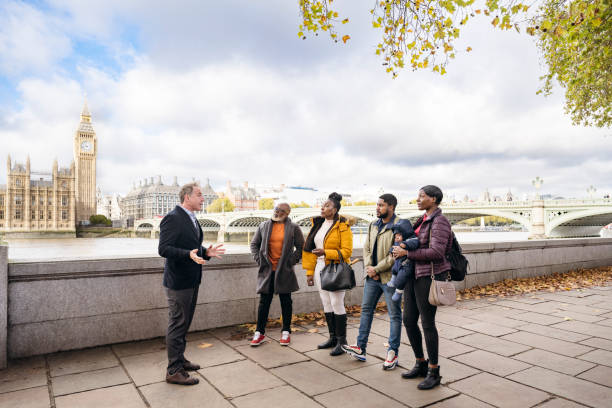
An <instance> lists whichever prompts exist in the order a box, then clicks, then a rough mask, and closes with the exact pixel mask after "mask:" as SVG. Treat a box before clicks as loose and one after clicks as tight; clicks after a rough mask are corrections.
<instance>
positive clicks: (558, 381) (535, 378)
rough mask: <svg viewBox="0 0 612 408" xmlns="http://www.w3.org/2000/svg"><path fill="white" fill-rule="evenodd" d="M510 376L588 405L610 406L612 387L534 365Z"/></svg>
mask: <svg viewBox="0 0 612 408" xmlns="http://www.w3.org/2000/svg"><path fill="white" fill-rule="evenodd" d="M508 378H510V379H511V380H513V381H516V382H520V383H523V384H526V385H529V386H531V387H534V388H538V389H540V390H543V391H546V392H549V393H552V394H555V395H559V396H561V397H564V398H567V399H569V400H572V401H576V402H579V403H582V404H585V405H588V406H592V407H597V408H599V407H601V408H604V407H606V408H609V407H610V399H611V398H612V389H610V388H608V387H604V386H602V385H598V384H594V383H592V382H590V381H586V380H582V379H580V378H576V377H572V376H569V375H566V374H561V373H557V372H555V371H551V370H547V369H545V368H541V367H532V368H530V369H528V370H525V371H521V372H520V373H516V374H513V375H511V376H510V377H508Z"/></svg>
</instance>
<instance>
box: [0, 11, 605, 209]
mask: <svg viewBox="0 0 612 408" xmlns="http://www.w3.org/2000/svg"><path fill="white" fill-rule="evenodd" d="M62 4H64V6H65V7H68V6H69V7H70V10H71V16H72V20H71V22H70V24H69V26H71V27H81V28H80V34H78V35H81V36H92V35H98V36H99V37H100V40H99V41H104V42H108V43H112V42H115V41H117V39H116V38H114V37H113V34H112V32H113V30H112V29H111V28H112V27H117V25H118V24H119V23H117V19H118V17H117V16H119V17H121V18H126V17H125V16H131V19H132V20H138V21H144V20H146V19H147V18H149V17H150V16H151V15H155V17H154V18H153V17H150V18H151V20H146V21H147V24H148V25H147V26H146V27H145V28H144V29H143V30H144V31H145V32H147V30H153V28H152V27H153V24H152V21H158V20H157V19H159V18H162V17H161V16H162V14H163V13H162V12H163V10H164V9H163V8H156V7H151V8H150V9H146V10H143V11H142V13H140V14H139V15H138V16H135V15H133V13H135V11H134V10H136V9H137V6H134V4H132V3H130V5H129V6H128V5H125V6H119V5H117V4H115V3H112V4H110V5H109V7H108V9H107V10H106V11H104V12H101V14H100V16H99V19H95V20H96V21H90V20H91V19H93V17H92V15H96V10H97V9H96V8H95V7H94V8H93V9H87V8H84V7H83V6H82V5H80V4H81V3H80V2H63V3H62ZM96 4H97V3H96ZM94 6H95V5H94ZM134 7H136V8H134ZM219 7H221V6H219ZM109 10H115V11H112V12H111V11H109ZM117 10H119V11H117ZM280 10H281V11H283V12H285V13H289V12H292V13H296V14H297V7H295V10H293V8H291V10H289V11H287V10H288V9H287V8H286V7H285V8H281V9H280ZM292 10H293V11H292ZM190 11H191V14H192V16H191V17H190V18H191V19H193V18H195V17H194V16H197V13H195V12H194V11H193V10H189V9H188V8H185V7H183V8H181V7H176V10H175V11H174V13H177V14H176V15H173V17H172V19H171V20H172V24H178V21H180V17H181V16H184V15H185V14H189V12H190ZM225 12H228V10H225ZM264 12H265V10H262V11H261V13H264ZM275 12H276V13H280V11H278V10H276V11H275ZM130 13H132V14H130ZM181 13H182V14H181ZM147 16H149V17H147ZM221 16H222V15H221ZM217 17H218V18H221V20H220V21H223V19H222V17H219V15H217ZM235 18H236V19H237V20H235V22H234V25H233V26H232V29H235V30H238V31H237V33H233V34H232V35H231V36H230V37H229V38H230V39H228V43H227V44H226V47H229V48H230V49H231V47H232V46H233V45H234V44H235V41H237V40H236V37H240V36H243V37H248V42H249V44H250V46H251V47H258V46H261V47H262V49H267V48H269V47H270V45H269V44H266V43H264V42H263V41H264V40H269V39H270V38H274V36H275V35H278V33H273V34H270V33H266V34H265V35H261V36H259V35H258V34H257V32H253V31H248V30H247V31H240V24H241V21H242V20H240V18H243V17H240V16H238V17H235ZM191 19H187V20H185V21H191ZM254 19H255V20H256V21H262V20H263V19H265V18H264V17H262V16H260V15H258V16H256V17H254ZM287 19H288V21H292V19H291V18H287ZM119 20H120V19H119ZM96 24H97V25H96ZM486 25H488V24H487V23H486V22H485V24H481V25H476V26H474V27H475V28H474V29H473V30H472V31H467V32H466V38H465V39H464V41H465V43H466V44H468V43H469V44H470V45H472V46H473V48H474V52H473V53H472V54H470V55H469V56H466V55H462V56H460V57H459V58H458V60H457V61H455V62H454V63H453V65H451V66H450V67H449V71H450V73H449V75H447V76H444V77H438V76H434V75H433V74H430V73H424V72H419V73H412V72H410V71H405V72H402V74H401V75H400V77H399V78H398V79H396V80H392V79H391V78H390V77H389V76H387V75H386V74H384V72H383V70H382V69H381V67H380V65H379V63H380V61H378V60H377V59H376V57H375V56H374V55H373V54H372V52H371V51H372V50H371V49H370V48H371V45H372V44H370V43H369V42H368V41H370V40H371V33H370V32H365V31H360V30H358V31H357V32H356V33H355V35H354V37H355V38H356V39H359V38H360V36H361V37H362V38H363V39H362V40H358V41H361V42H358V41H355V43H352V44H351V45H350V46H349V47H335V46H333V47H332V46H329V44H327V43H325V44H327V45H324V46H323V48H324V50H323V51H322V53H321V54H322V55H321V56H319V57H317V58H314V59H312V60H309V61H308V63H304V60H303V59H302V58H301V57H300V53H302V52H303V53H304V54H305V55H308V56H309V57H311V56H312V55H315V54H316V47H317V46H319V44H321V43H322V41H317V42H313V41H311V40H308V41H307V42H303V41H296V40H295V38H294V37H295V36H294V34H295V33H293V32H292V31H291V30H292V28H291V27H293V26H292V25H291V24H289V23H286V24H285V25H284V26H283V27H284V28H283V29H282V30H280V31H282V33H283V34H282V35H283V36H285V35H286V36H289V35H291V36H293V37H291V38H292V39H290V40H289V39H285V37H282V38H280V39H279V43H278V50H276V51H274V52H268V51H266V55H267V56H274V58H272V57H270V60H269V61H267V62H266V61H265V59H262V58H258V57H254V55H255V54H257V49H256V48H255V49H250V50H248V52H247V51H246V50H245V49H244V48H241V47H237V48H236V49H235V52H234V53H232V54H233V56H227V55H225V54H223V53H221V54H219V51H218V45H216V46H214V47H213V46H211V54H210V55H208V57H207V58H204V57H206V55H194V58H193V60H190V61H185V63H184V64H182V62H183V61H182V60H180V59H179V60H173V61H172V62H170V61H169V59H171V58H174V57H175V56H176V55H180V56H181V57H182V58H185V55H186V53H187V51H188V48H189V46H190V44H192V42H190V41H191V40H193V38H192V36H193V35H194V34H193V33H192V34H190V36H189V38H187V37H183V38H182V39H183V40H184V41H183V42H182V43H180V44H179V43H177V49H179V50H178V51H177V52H178V54H176V53H173V52H171V51H170V50H169V48H170V47H169V45H168V44H165V45H164V44H162V46H160V48H155V50H153V51H151V50H147V49H144V50H140V53H139V54H136V55H135V58H134V60H133V63H132V64H131V65H129V66H126V67H122V69H123V71H121V72H119V73H118V74H117V73H109V71H108V70H107V69H105V68H104V66H102V65H99V64H96V62H95V61H80V62H79V65H78V67H77V70H76V71H77V73H78V77H76V78H72V77H69V76H68V74H67V73H65V72H63V71H61V70H60V71H57V72H55V73H54V74H53V75H46V76H45V77H44V79H41V78H38V77H36V76H33V77H28V78H25V79H22V80H21V81H20V83H19V86H18V91H19V93H20V96H21V100H20V101H19V105H16V106H15V107H13V108H12V110H11V111H10V112H9V113H8V114H7V115H6V116H5V117H3V118H0V119H1V120H0V139H1V140H2V142H3V143H2V150H1V151H0V153H5V152H10V153H13V156H14V157H21V160H23V159H24V158H25V155H26V154H27V153H28V152H30V153H31V155H32V163H33V166H34V167H36V168H39V169H40V168H42V169H44V168H45V167H48V168H49V169H50V165H51V161H52V156H58V157H59V158H60V161H61V162H62V163H64V164H65V165H67V164H69V161H70V159H71V155H72V136H73V132H74V130H75V129H76V126H77V124H78V114H79V113H80V109H81V104H82V95H83V93H84V92H85V91H86V92H87V94H88V98H89V105H90V110H91V111H92V114H93V120H94V127H95V129H96V131H97V133H98V140H99V147H100V148H99V161H98V175H99V179H98V181H99V184H100V186H101V187H102V188H103V189H104V190H105V191H107V192H119V193H123V194H125V193H127V191H128V190H129V188H130V186H131V184H132V182H133V181H135V180H139V179H142V178H144V177H149V176H152V175H158V174H161V175H163V176H164V179H165V181H166V182H170V181H171V178H172V176H174V175H177V176H179V177H180V179H181V180H182V181H187V180H189V179H190V178H191V177H192V176H193V177H196V178H199V179H202V180H203V179H205V178H207V177H210V178H211V181H212V182H213V185H214V186H215V187H219V188H223V186H224V185H225V181H226V180H228V179H230V180H233V181H235V182H239V181H245V180H248V181H250V182H257V183H265V184H278V183H287V184H293V185H298V184H299V185H311V186H313V185H314V186H318V187H320V188H322V189H325V190H339V191H343V192H351V191H357V190H363V189H366V190H370V191H378V189H379V188H384V189H385V190H386V191H396V192H400V195H403V196H407V197H409V196H411V194H413V193H414V191H415V190H416V189H417V188H418V187H419V186H422V185H424V184H431V183H433V184H438V185H440V186H441V187H442V188H443V189H444V190H445V192H447V193H451V194H452V193H454V194H456V196H457V197H458V198H460V197H463V195H464V194H465V193H466V192H468V193H469V194H470V195H472V196H475V195H477V194H478V193H479V192H481V191H482V190H484V188H485V187H489V188H490V190H491V191H492V192H493V193H495V194H501V193H503V192H505V191H507V189H508V188H511V189H512V191H513V192H515V193H520V192H527V191H529V190H530V182H531V180H532V179H533V178H534V177H535V176H537V175H539V176H542V177H544V179H545V180H546V183H545V185H544V189H543V190H544V192H552V193H557V194H563V195H569V196H571V195H574V196H579V195H585V194H586V193H585V192H584V190H585V189H586V186H588V185H590V184H593V185H595V186H596V187H598V191H600V192H604V191H612V184H611V181H610V177H609V174H612V164H611V163H610V162H609V157H610V156H611V154H612V147H611V145H610V138H607V137H605V135H606V131H602V130H598V129H584V128H580V127H573V126H571V123H570V121H569V119H568V118H567V117H566V116H565V115H564V114H563V100H562V95H560V94H555V95H554V96H553V97H551V98H548V99H545V98H543V97H541V96H536V95H535V91H536V89H537V86H538V79H537V78H538V76H539V72H540V67H539V66H538V61H537V56H536V51H535V47H534V45H533V43H532V42H531V39H529V38H524V37H518V36H514V35H511V34H509V33H494V34H491V31H490V29H489V28H488V27H486ZM88 27H89V28H88ZM249 27H250V26H249ZM287 27H289V28H287ZM485 28H486V30H485ZM94 29H95V30H94ZM209 29H210V28H198V27H191V28H189V29H187V28H185V30H184V31H181V33H182V34H180V35H186V34H187V33H189V32H191V31H190V30H196V32H197V35H200V36H202V35H204V34H205V33H206V30H209ZM198 30H199V31H198ZM283 30H285V31H287V32H285V31H283ZM94 31H97V32H98V34H94ZM289 31H291V32H289ZM151 32H152V33H156V35H157V36H160V35H161V34H163V33H165V32H168V29H167V27H164V28H163V29H162V28H158V29H157V30H156V31H155V30H153V31H151ZM364 33H365V34H364ZM483 33H486V35H488V38H483V36H484V34H483ZM180 35H179V34H176V33H174V32H173V38H175V39H177V41H178V40H180V39H181V37H180ZM203 38H204V37H203ZM287 38H289V37H287ZM149 41H151V40H150V39H149ZM313 44H315V45H313ZM202 47H203V48H202ZM206 47H207V46H206V44H204V45H202V44H198V45H197V47H195V50H196V51H197V52H200V51H201V49H206ZM119 48H121V46H120V47H119ZM272 48H274V47H272ZM288 48H293V49H292V50H291V52H288V53H287V56H286V57H285V58H283V57H280V56H279V55H280V54H282V53H281V52H279V50H286V49H288ZM330 50H336V51H337V53H336V54H334V53H332V52H331V51H330ZM148 51H151V52H148ZM0 55H2V54H0ZM217 55H222V56H223V55H224V57H223V58H218V59H217V58H214V57H215V56H217ZM288 67H289V68H288ZM5 149H6V150H5ZM4 177H5V170H4V166H0V180H2V179H3V178H4Z"/></svg>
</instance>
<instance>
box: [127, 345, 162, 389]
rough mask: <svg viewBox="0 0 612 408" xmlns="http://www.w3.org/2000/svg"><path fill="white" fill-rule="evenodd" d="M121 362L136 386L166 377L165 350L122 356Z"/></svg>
mask: <svg viewBox="0 0 612 408" xmlns="http://www.w3.org/2000/svg"><path fill="white" fill-rule="evenodd" d="M121 362H122V363H123V366H124V367H125V369H126V370H127V372H128V374H129V375H130V377H132V380H133V381H134V384H136V386H137V387H140V386H141V385H146V384H151V383H156V382H160V381H165V379H166V368H167V367H168V354H167V353H166V352H165V351H157V352H155V353H147V354H138V355H134V356H128V357H123V358H122V359H121Z"/></svg>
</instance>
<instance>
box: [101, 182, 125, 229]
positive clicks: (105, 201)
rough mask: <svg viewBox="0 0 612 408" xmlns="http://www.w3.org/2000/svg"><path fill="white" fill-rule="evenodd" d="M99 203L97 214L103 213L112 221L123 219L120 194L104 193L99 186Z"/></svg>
mask: <svg viewBox="0 0 612 408" xmlns="http://www.w3.org/2000/svg"><path fill="white" fill-rule="evenodd" d="M97 203H98V211H97V214H100V215H103V216H105V217H106V218H108V219H109V220H111V221H120V220H121V218H122V217H121V205H120V203H121V197H120V196H119V195H118V194H112V195H102V191H100V189H99V188H98V195H97Z"/></svg>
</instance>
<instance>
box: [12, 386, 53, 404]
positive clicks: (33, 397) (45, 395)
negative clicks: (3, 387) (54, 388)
mask: <svg viewBox="0 0 612 408" xmlns="http://www.w3.org/2000/svg"><path fill="white" fill-rule="evenodd" d="M50 406H51V401H50V399H49V389H48V388H47V387H46V386H45V387H37V388H30V389H27V390H20V391H13V392H7V393H4V394H0V407H2V408H49V407H50Z"/></svg>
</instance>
